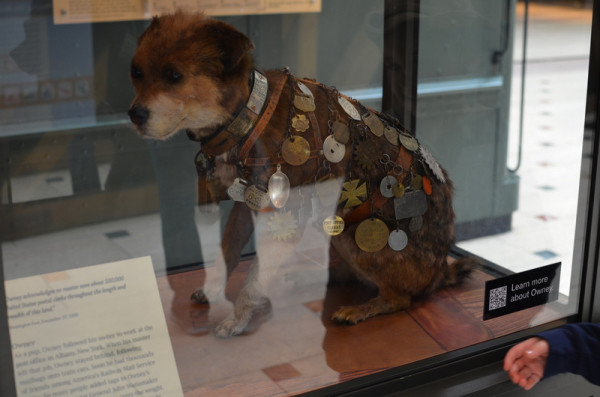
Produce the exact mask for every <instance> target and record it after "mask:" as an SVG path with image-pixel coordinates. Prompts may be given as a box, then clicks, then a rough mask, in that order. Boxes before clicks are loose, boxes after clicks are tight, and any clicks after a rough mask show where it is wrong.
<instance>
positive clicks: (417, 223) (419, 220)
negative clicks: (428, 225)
mask: <svg viewBox="0 0 600 397" xmlns="http://www.w3.org/2000/svg"><path fill="white" fill-rule="evenodd" d="M422 227H423V217H422V216H415V217H414V218H411V220H410V222H409V224H408V230H410V231H411V233H415V232H418V231H419V230H421V228H422Z"/></svg>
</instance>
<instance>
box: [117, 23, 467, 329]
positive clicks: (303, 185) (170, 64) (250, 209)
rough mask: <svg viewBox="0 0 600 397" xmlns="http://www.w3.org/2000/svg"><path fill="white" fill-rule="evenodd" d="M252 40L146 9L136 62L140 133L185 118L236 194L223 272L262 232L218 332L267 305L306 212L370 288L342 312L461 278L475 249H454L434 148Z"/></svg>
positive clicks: (444, 180) (168, 127)
mask: <svg viewBox="0 0 600 397" xmlns="http://www.w3.org/2000/svg"><path fill="white" fill-rule="evenodd" d="M253 48H254V46H253V45H252V43H251V42H250V41H249V39H248V38H247V37H246V36H245V35H243V34H242V33H240V32H239V31H237V30H236V29H235V28H233V27H232V26H230V25H228V24H226V23H223V22H220V21H217V20H214V19H211V18H208V17H206V16H204V15H203V14H191V13H184V12H177V13H175V14H173V15H164V16H161V17H155V18H154V19H153V20H152V22H151V24H150V26H149V27H148V28H147V30H146V31H145V32H144V33H143V35H142V36H141V37H140V39H139V43H138V48H137V51H136V53H135V56H134V57H133V60H132V63H131V79H132V82H133V85H134V87H135V91H136V97H135V99H134V101H133V104H132V105H131V108H130V110H129V116H130V118H131V121H132V122H133V124H134V125H135V127H136V129H137V131H138V132H139V134H140V135H142V136H143V137H147V138H153V139H161V140H164V139H168V138H169V137H171V136H172V135H173V134H175V133H177V132H178V131H181V130H184V131H185V132H186V133H187V134H188V136H189V137H190V139H192V140H194V141H199V142H201V153H202V154H201V155H200V156H201V157H202V160H203V161H202V163H203V164H204V165H203V167H204V170H205V172H206V173H207V174H208V175H209V178H213V179H214V180H215V181H217V182H219V183H220V184H221V185H223V186H224V188H226V189H227V192H228V194H229V195H230V197H231V198H232V199H233V200H235V204H234V206H233V210H232V211H231V213H230V215H229V218H228V221H227V224H226V226H225V230H224V236H223V240H222V256H223V260H224V261H225V264H226V269H227V275H230V274H231V272H232V271H233V270H234V269H235V268H236V266H237V265H238V263H239V260H240V253H241V251H242V249H243V247H244V245H245V244H246V243H247V242H248V241H249V239H250V238H251V235H252V233H253V232H256V233H255V235H256V241H257V255H256V257H255V258H254V259H253V261H252V265H251V267H250V270H249V271H248V275H247V277H246V280H245V282H244V285H243V287H242V288H241V291H240V293H239V294H238V296H237V298H236V300H235V302H234V311H233V313H232V315H231V316H230V317H228V318H227V319H226V320H224V321H223V322H221V324H219V325H218V326H217V328H216V330H215V333H216V335H217V336H219V337H229V336H233V335H239V334H242V333H244V332H248V331H249V329H248V327H249V324H250V323H251V320H252V318H253V316H257V315H258V314H257V313H260V315H261V316H264V317H268V315H265V314H266V313H267V314H268V313H270V311H271V304H270V301H269V299H268V297H267V296H266V295H265V294H264V292H262V289H261V283H262V279H261V278H262V275H263V273H264V270H265V267H267V266H268V267H271V266H273V265H277V264H281V263H282V262H283V261H284V260H285V259H286V257H288V256H289V255H290V254H291V253H293V251H294V247H295V244H296V243H297V242H298V240H299V239H300V237H301V236H302V230H304V227H305V224H306V222H307V220H308V219H309V218H310V219H311V220H312V221H313V223H315V221H317V222H318V225H319V229H321V230H322V239H323V241H325V242H326V243H327V244H328V245H329V244H330V245H331V251H332V254H333V255H334V256H336V258H337V259H339V260H337V261H336V262H341V263H343V265H344V266H345V268H346V269H347V270H349V271H351V273H352V274H353V275H354V276H356V277H357V278H359V279H360V280H363V281H365V282H366V283H368V284H371V285H374V286H376V287H377V288H378V295H377V296H376V297H374V298H373V299H371V300H369V301H367V302H365V303H363V304H360V305H356V306H346V307H341V308H339V309H338V310H337V311H336V312H335V313H334V314H333V317H332V318H333V319H334V320H335V321H337V322H340V323H347V324H356V323H358V322H359V321H362V320H365V319H367V318H369V317H372V316H375V315H378V314H383V313H391V312H395V311H398V310H403V309H406V308H408V307H409V306H410V305H411V302H412V301H413V299H414V298H420V297H425V296H427V295H428V294H431V293H432V292H434V291H436V290H437V289H439V288H442V287H446V286H452V285H455V284H457V283H459V282H460V281H461V280H462V279H463V278H464V277H466V276H468V275H469V273H470V271H471V269H472V267H473V265H474V261H473V260H471V259H469V258H464V259H460V260H457V261H454V262H451V261H450V262H449V261H448V254H449V250H450V248H451V245H452V244H453V240H454V228H453V225H454V212H453V209H452V189H453V188H452V182H451V181H450V179H449V178H448V175H447V173H446V171H445V170H443V169H442V168H440V167H439V165H438V164H437V162H436V161H435V159H434V158H433V156H432V155H431V154H430V153H429V152H428V151H427V150H426V149H425V148H423V146H422V145H421V144H420V143H419V142H418V141H417V140H416V139H415V138H414V137H413V136H412V135H410V134H409V133H408V132H407V131H406V130H405V129H404V128H403V127H402V126H401V125H400V124H399V122H398V121H397V120H395V119H394V118H392V117H389V116H386V115H384V114H380V113H378V112H376V111H374V110H372V109H369V108H366V107H364V106H362V105H361V104H360V103H358V102H357V101H355V100H353V99H352V98H348V97H346V96H344V95H343V94H341V93H339V92H338V91H337V90H336V89H334V88H331V87H327V86H325V85H323V84H320V83H318V82H316V81H314V80H309V79H298V78H295V77H294V76H293V75H292V74H291V73H289V71H287V70H272V71H265V72H262V71H259V70H258V69H257V68H256V66H255V65H254V61H253V58H252V56H251V51H252V50H253ZM307 213H309V214H310V217H309V216H307V215H306V214H307ZM259 258H260V262H261V264H260V266H259ZM203 299H205V297H204V295H203V292H202V291H197V292H195V293H194V294H193V295H192V300H197V301H202V300H203Z"/></svg>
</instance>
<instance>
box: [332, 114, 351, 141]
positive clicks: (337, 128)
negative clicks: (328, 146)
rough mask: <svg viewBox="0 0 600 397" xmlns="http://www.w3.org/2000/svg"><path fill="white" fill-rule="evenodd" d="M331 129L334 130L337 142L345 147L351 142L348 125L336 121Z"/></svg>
mask: <svg viewBox="0 0 600 397" xmlns="http://www.w3.org/2000/svg"><path fill="white" fill-rule="evenodd" d="M331 129H332V130H333V136H334V138H335V140H336V141H338V142H339V143H343V144H344V145H345V144H347V143H348V142H350V129H348V125H347V124H346V123H342V122H341V121H339V120H336V121H334V122H333V125H332V126H331Z"/></svg>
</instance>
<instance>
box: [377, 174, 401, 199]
mask: <svg viewBox="0 0 600 397" xmlns="http://www.w3.org/2000/svg"><path fill="white" fill-rule="evenodd" d="M397 184H398V180H397V179H396V178H394V177H393V176H391V175H386V176H384V177H383V179H382V180H381V183H380V184H379V191H380V192H381V195H382V196H383V197H386V198H390V197H394V187H395V186H396V185H397Z"/></svg>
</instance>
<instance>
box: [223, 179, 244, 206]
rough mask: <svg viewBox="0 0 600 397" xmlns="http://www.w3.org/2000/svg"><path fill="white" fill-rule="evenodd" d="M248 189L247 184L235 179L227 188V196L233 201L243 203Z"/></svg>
mask: <svg viewBox="0 0 600 397" xmlns="http://www.w3.org/2000/svg"><path fill="white" fill-rule="evenodd" d="M247 188H248V182H246V181H245V180H243V179H241V178H235V179H234V181H233V183H232V184H231V186H229V187H228V188H227V195H228V196H229V198H230V199H232V200H234V201H245V200H244V193H246V189H247Z"/></svg>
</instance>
